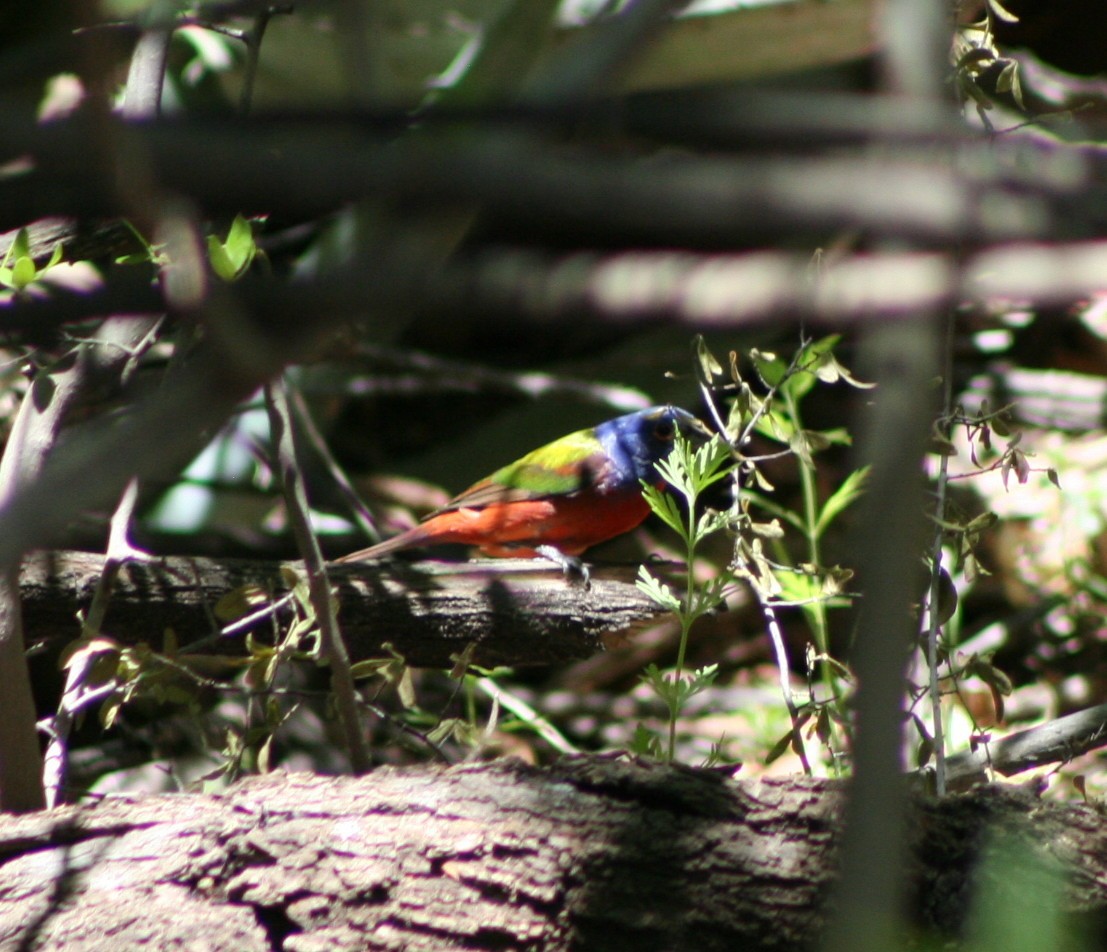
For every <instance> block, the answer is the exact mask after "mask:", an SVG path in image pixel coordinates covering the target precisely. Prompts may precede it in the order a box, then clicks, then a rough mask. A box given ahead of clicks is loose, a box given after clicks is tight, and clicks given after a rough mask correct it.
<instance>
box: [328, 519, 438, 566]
mask: <svg viewBox="0 0 1107 952" xmlns="http://www.w3.org/2000/svg"><path fill="white" fill-rule="evenodd" d="M426 542H427V533H426V531H425V530H424V529H423V527H422V526H414V527H412V528H411V529H408V530H407V532H401V533H400V534H399V535H397V536H393V537H392V538H391V539H385V540H384V541H383V542H378V543H377V544H376V545H371V546H369V548H367V549H358V551H357V552H351V553H350V554H349V555H344V556H342V558H340V559H335V560H334V561H335V562H365V561H367V560H368V559H379V558H383V557H384V556H386V555H391V554H392V553H393V552H399V551H400V550H401V549H413V548H415V547H416V546H419V545H425V544H426Z"/></svg>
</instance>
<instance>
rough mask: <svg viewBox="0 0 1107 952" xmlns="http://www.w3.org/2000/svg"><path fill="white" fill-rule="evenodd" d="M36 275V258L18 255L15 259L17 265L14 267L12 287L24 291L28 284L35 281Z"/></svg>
mask: <svg viewBox="0 0 1107 952" xmlns="http://www.w3.org/2000/svg"><path fill="white" fill-rule="evenodd" d="M35 277H36V272H35V262H34V260H33V259H31V258H29V257H26V256H23V257H17V258H16V259H15V265H14V267H13V268H12V282H11V283H12V287H13V288H15V289H16V290H17V291H22V290H23V289H24V288H25V287H27V285H28V284H30V283H31V282H32V281H34V279H35Z"/></svg>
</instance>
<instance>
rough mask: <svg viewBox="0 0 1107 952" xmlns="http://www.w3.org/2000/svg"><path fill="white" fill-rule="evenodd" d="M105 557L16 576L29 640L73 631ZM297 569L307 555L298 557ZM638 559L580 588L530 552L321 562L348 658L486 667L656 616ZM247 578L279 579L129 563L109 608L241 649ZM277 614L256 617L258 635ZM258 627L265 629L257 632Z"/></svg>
mask: <svg viewBox="0 0 1107 952" xmlns="http://www.w3.org/2000/svg"><path fill="white" fill-rule="evenodd" d="M102 562H103V557H102V556H99V555H96V554H92V553H83V552H41V553H36V554H34V555H31V556H29V557H28V558H27V559H26V560H24V563H23V569H22V573H21V578H20V584H21V588H22V594H23V601H24V606H25V614H26V619H25V624H26V630H27V640H28V647H31V646H36V647H37V649H38V652H37V653H40V654H42V655H44V657H45V658H46V659H51V658H54V659H56V657H57V654H58V652H59V651H60V650H61V649H62V648H63V647H64V646H65V645H66V644H67V643H68V642H69V641H70V640H72V639H73V638H75V637H76V636H77V635H78V634H79V633H80V626H79V624H78V623H77V621H76V617H75V616H76V612H77V610H78V609H80V608H82V607H84V606H86V605H87V602H88V600H89V599H90V598H91V595H92V592H93V590H94V589H95V584H96V579H97V577H98V574H99V572H100V569H101V565H102ZM297 570H298V571H302V566H297ZM636 571H637V567H636V566H605V565H597V566H595V567H593V568H592V586H591V588H590V589H588V590H585V589H584V588H583V587H582V586H580V585H575V584H572V583H571V582H570V581H567V580H566V579H565V578H564V577H563V575H562V573H561V570H560V569H559V568H558V567H557V566H554V565H550V566H546V565H545V564H543V563H542V562H538V561H533V560H525V559H522V560H506V559H504V560H491V561H483V562H462V563H447V562H419V563H407V562H392V563H387V564H373V563H359V564H356V565H331V566H329V567H328V573H329V575H330V579H331V582H332V584H333V586H334V587H335V589H336V597H337V599H338V602H339V606H340V613H339V622H340V625H341V628H342V635H343V639H344V641H345V643H346V647H347V650H348V651H349V653H350V656H351V658H352V659H353V660H354V661H360V660H362V659H365V658H379V657H384V656H387V655H388V651H387V649H386V648H385V647H384V646H385V644H386V643H387V644H391V645H392V646H393V648H394V649H395V650H396V651H397V652H399V653H400V654H401V655H402V656H403V657H404V658H405V659H406V660H407V661H408V663H409V664H412V665H415V666H419V667H435V668H449V667H451V666H452V665H453V663H454V662H453V659H452V656H453V655H457V654H459V653H461V652H462V651H464V650H465V649H466V648H467V647H468V646H469V645H470V644H471V643H472V642H476V649H475V651H474V654H473V656H472V661H473V662H474V663H475V664H479V665H482V666H487V667H494V666H495V665H499V664H505V665H511V666H513V667H516V666H524V665H536V664H552V663H556V662H559V661H566V660H570V659H577V658H585V657H588V656H590V655H592V654H595V652H597V651H599V650H602V647H603V643H604V639H605V638H610V637H614V636H616V635H618V634H619V633H625V632H627V631H630V630H633V629H634V628H636V627H638V626H641V625H644V624H647V623H649V622H651V621H656V620H658V619H659V618H660V617H661V616H662V614H663V613H662V612H661V610H660V609H659V608H658V607H657V605H656V604H655V603H654V602H652V601H651V600H650V599H649V598H647V597H646V596H645V595H643V594H642V593H640V592H639V591H638V590H637V588H636V587H635V585H634V577H635V574H636ZM244 585H250V586H253V587H254V588H260V589H261V590H262V591H265V590H272V591H273V592H274V595H275V597H280V596H281V595H282V594H283V593H284V591H285V590H286V586H285V583H284V581H283V580H282V579H281V577H280V573H279V571H278V566H277V565H276V564H275V563H273V562H250V561H245V560H231V559H228V560H225V561H215V560H212V559H200V558H177V557H169V558H164V559H152V560H150V561H148V562H142V563H134V564H131V565H128V566H127V567H125V568H124V570H123V571H122V573H121V574H120V578H119V579H118V581H117V585H116V589H115V591H114V594H113V597H112V602H111V605H110V607H109V609H108V612H107V615H106V616H105V619H104V629H105V631H109V632H111V634H112V636H113V637H115V638H118V639H119V640H120V641H123V642H126V643H135V642H138V641H146V642H152V643H153V644H154V646H155V647H157V646H158V641H159V638H160V635H161V633H162V632H164V631H165V629H166V628H172V629H173V631H174V634H175V635H176V636H177V639H178V640H179V641H180V643H181V644H182V650H183V651H188V650H190V648H189V646H190V645H194V643H195V642H197V641H201V640H206V641H205V644H204V645H202V646H198V647H193V649H192V650H203V651H206V652H216V653H239V652H240V651H241V640H240V635H239V636H237V637H228V638H218V637H215V638H213V636H215V635H217V632H218V629H219V625H218V623H217V622H215V621H214V614H213V610H214V607H215V605H216V603H217V602H218V601H219V599H221V598H222V597H223V596H225V595H227V594H228V593H229V592H231V591H233V590H235V589H238V588H240V587H242V586H244ZM272 625H273V622H272V620H271V619H268V618H261V619H258V622H257V624H256V625H255V626H254V629H255V632H256V633H260V634H264V633H265V632H266V630H267V629H269V628H271V627H272ZM259 636H260V635H259Z"/></svg>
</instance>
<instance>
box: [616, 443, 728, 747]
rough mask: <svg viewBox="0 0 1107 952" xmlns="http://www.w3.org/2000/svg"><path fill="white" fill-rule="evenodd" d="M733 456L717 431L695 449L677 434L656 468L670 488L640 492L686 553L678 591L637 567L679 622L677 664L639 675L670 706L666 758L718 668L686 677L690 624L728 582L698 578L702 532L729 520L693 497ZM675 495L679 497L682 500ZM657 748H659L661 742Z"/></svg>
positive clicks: (648, 589)
mask: <svg viewBox="0 0 1107 952" xmlns="http://www.w3.org/2000/svg"><path fill="white" fill-rule="evenodd" d="M731 459H732V457H731V451H730V447H728V446H727V445H726V444H725V443H723V441H722V440H720V439H719V438H718V437H715V438H713V439H712V440H711V441H710V442H708V443H706V444H705V445H703V446H701V447H699V448H698V449H696V448H694V447H693V446H692V444H691V443H689V442H688V441H686V440H684V439H683V438H681V437H680V436H678V437H677V440H676V444H675V446H674V447H673V451H672V453H670V455H669V457H668V459H666V460H664V461H663V462H662V463H660V464H659V465H658V470H659V472H660V474H661V476H662V477H663V479H664V480H665V482H666V483H667V484H668V486H669V489H670V490H671V491H670V492H665V491H662V490H660V489H658V488H657V487H656V486H651V485H648V484H644V485H643V493H644V495H645V498H646V501H647V502H648V503H649V505H650V508H651V509H652V510H653V511H654V512H655V513H656V514H657V515H658V516H660V518H661V519H662V521H663V522H665V524H666V525H668V526H669V527H670V528H671V529H672V530H673V531H674V532H676V533H677V535H679V536H680V538H681V541H682V542H683V544H684V554H685V560H684V573H683V592H682V593H681V594H680V595H679V596H678V595H677V594H675V593H674V592H673V590H672V588H671V587H670V586H669V585H667V584H665V583H664V582H661V581H659V580H658V579H657V578H656V577H655V576H654V575H653V574H651V572H650V571H649V569H647V568H646V567H645V566H642V568H641V569H639V572H638V582H637V584H638V588H639V589H641V590H642V591H643V592H645V593H646V594H647V595H648V596H649V597H650V598H652V599H653V600H654V601H655V602H657V603H658V604H659V605H661V606H662V607H663V608H667V609H668V610H670V611H672V612H673V613H674V614H675V615H676V616H677V620H678V621H679V623H680V643H679V645H678V647H677V660H676V668H675V669H674V671H673V672H672V674H671V675H668V674H663V673H662V672H661V671H660V670H659V669H658V667H657V666H656V665H650V666H649V667H648V668H647V669H646V672H645V674H644V675H643V679H644V680H645V681H646V682H647V683H648V684H649V685H650V686H651V687H652V688H653V690H654V691H655V692H656V693H657V695H658V696H659V697H660V698H661V699H662V701H664V703H665V706H666V708H667V710H668V742H667V745H666V747H665V749H664V751H663V756H664V759H665V760H666V761H667V762H672V760H673V758H674V757H675V755H676V728H677V721H678V720H679V718H680V714H681V711H682V710H683V708H684V705H685V703H686V702H687V701H688V700H689V699H690V698H692V697H694V696H695V695H696V694H699V693H700V692H701V691H704V690H705V689H707V688H708V687H710V686H711V684H712V683H713V682H714V680H715V677H716V675H717V673H718V666H717V665H710V666H708V667H706V668H702V669H700V670H697V671H695V672H693V673H692V676H691V677H690V678H687V679H686V678H685V677H684V668H685V661H686V658H687V654H688V638H689V635H690V634H691V631H692V626H693V625H695V623H696V622H697V621H698V620H699V619H700V618H701V617H702V616H703V615H705V614H707V613H708V612H710V611H712V610H713V609H714V608H715V607H716V606H717V605H718V604H719V602H720V601H721V600H722V597H723V588H724V586H725V584H726V579H725V578H724V577H722V576H717V577H716V578H715V579H713V580H712V581H710V582H707V583H705V584H702V585H701V584H697V582H696V575H695V566H696V551H697V548H698V547H699V545H700V544H701V543H702V541H703V540H704V539H705V538H707V537H708V536H709V535H711V534H712V533H714V532H717V531H719V530H720V529H722V528H723V526H725V525H726V522H727V517H726V515H725V514H724V513H718V512H713V511H707V512H704V513H700V514H697V503H698V502H699V499H700V496H701V495H702V493H703V492H704V490H706V489H707V488H708V487H709V486H711V485H712V484H714V483H716V482H718V481H719V480H721V479H723V478H724V477H725V476H726V475H727V471H728V470H729V468H730V463H731ZM675 497H680V499H681V500H683V506H681V505H680V504H679V503H678V502H677V499H676V498H675ZM657 752H658V753H662V751H661V750H660V748H658V750H657Z"/></svg>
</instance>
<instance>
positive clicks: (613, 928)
mask: <svg viewBox="0 0 1107 952" xmlns="http://www.w3.org/2000/svg"><path fill="white" fill-rule="evenodd" d="M842 799H843V787H842V785H841V784H839V783H836V782H832V781H822V780H814V779H804V778H795V779H786V780H757V781H746V780H741V779H734V778H732V777H730V776H728V775H726V774H723V773H719V772H714V771H710V770H694V769H690V768H683V767H665V766H660V765H656V764H642V763H634V762H622V761H614V760H604V759H599V758H579V759H571V760H565V761H562V762H560V763H558V764H555V765H553V766H550V767H546V768H537V767H530V766H527V765H524V764H522V763H521V762H519V761H511V760H508V761H498V762H494V763H491V764H468V765H462V766H455V767H449V768H434V767H429V768H427V767H422V768H402V769H400V768H381V769H378V770H377V771H375V772H374V773H372V774H370V775H368V776H365V777H361V778H351V777H329V778H328V777H319V776H312V775H307V774H292V775H281V774H275V775H270V776H266V777H253V778H249V779H247V780H245V781H243V782H241V783H239V784H237V785H235V786H234V787H232V788H231V789H230V790H229V791H228V792H225V793H222V794H217V795H201V794H172V795H163V796H155V797H145V798H140V799H130V798H118V799H116V798H112V799H107V800H103V801H101V802H99V803H97V804H92V805H88V806H79V807H71V808H65V809H61V810H57V811H53V812H49V813H41V814H34V815H27V816H21V817H6V818H3V819H2V820H0V947H2V948H4V949H15V948H20V949H25V948H35V949H41V950H47V949H61V948H65V949H66V950H67V952H73V950H92V949H109V948H110V949H112V950H120V949H123V950H125V949H131V948H138V947H139V946H143V947H145V946H146V945H150V946H151V947H157V948H163V949H164V948H186V947H187V948H190V949H195V948H205V949H211V950H222V949H234V950H236V952H238V950H252V949H259V950H261V949H287V950H294V952H309V950H328V952H330V950H333V949H340V948H349V949H353V948H357V949H374V950H376V949H382V950H383V949H397V950H398V949H403V950H454V949H457V950H461V949H466V950H473V949H478V950H479V949H489V950H491V949H535V950H539V949H540V950H548V952H557V950H569V949H574V950H593V949H595V950H604V952H619V950H633V952H641V950H642V949H664V950H670V952H680V950H685V949H687V950H695V952H713V950H720V952H721V950H727V952H730V950H733V949H743V950H752V952H759V950H777V949H788V950H795V949H803V948H808V947H811V945H812V944H813V943H814V942H816V941H817V939H818V937H819V934H820V929H821V927H822V924H823V919H824V908H823V907H824V899H825V896H826V894H827V891H828V887H829V886H830V885H831V882H832V877H833V871H834V869H835V857H836V852H837V848H838V840H839V835H838V820H839V814H840V810H841V806H842ZM911 819H912V823H911V829H912V833H911V843H910V846H911V856H912V859H911V865H912V869H911V874H912V883H913V887H914V896H915V901H914V910H915V914H916V917H917V923H916V925H918V926H921V927H925V928H928V929H932V930H935V931H937V932H938V933H939V934H940V935H942V936H945V937H950V936H956V935H957V934H958V932H959V930H960V929H961V928H962V927H963V924H964V921H965V913H966V910H967V908H968V906H969V904H970V902H971V900H972V898H973V891H974V890H973V881H974V879H973V877H978V878H979V876H980V867H979V866H978V864H977V860H978V859H979V857H980V855H981V851H982V848H983V846H984V845H985V844H986V843H988V842H993V841H995V840H996V839H998V838H1006V839H1008V840H1011V839H1014V840H1015V841H1016V842H1017V843H1018V844H1020V849H1023V850H1024V853H1025V855H1029V854H1030V853H1032V852H1035V851H1036V852H1038V853H1040V854H1041V855H1042V856H1043V857H1044V858H1045V861H1046V862H1047V863H1049V864H1052V865H1053V866H1055V867H1056V868H1057V869H1059V870H1062V871H1063V872H1065V873H1066V874H1067V875H1068V881H1067V885H1066V887H1065V892H1064V899H1063V903H1064V906H1065V908H1066V909H1067V910H1070V911H1073V912H1076V911H1079V912H1080V913H1081V914H1082V915H1083V917H1084V918H1085V920H1086V921H1085V925H1089V924H1091V925H1093V926H1094V927H1096V928H1099V927H1101V925H1102V922H1103V913H1104V910H1105V908H1107V892H1105V889H1104V885H1103V884H1104V883H1105V882H1107V828H1105V825H1104V824H1103V822H1102V813H1101V811H1100V810H1099V809H1098V808H1096V807H1093V806H1089V805H1085V804H1077V805H1058V804H1049V803H1043V802H1040V801H1038V800H1036V799H1035V798H1033V797H1032V796H1029V795H1028V794H1026V793H1025V792H1023V791H1021V790H1019V789H1017V788H1011V787H990V788H982V789H980V790H978V791H976V792H974V793H972V794H968V795H962V796H956V797H951V798H947V799H945V800H942V801H935V800H930V799H917V800H915V801H914V802H913V805H912V817H911ZM1009 872H1010V870H1009V869H1008V870H993V871H992V872H991V873H990V874H989V873H988V871H987V870H986V869H985V877H986V876H987V875H992V876H993V877H995V878H1002V877H1003V876H1005V875H1006V874H1007V873H1009ZM1023 901H1025V902H1033V901H1034V897H1032V896H1028V897H1024V900H1023ZM1093 947H1094V946H1093Z"/></svg>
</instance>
